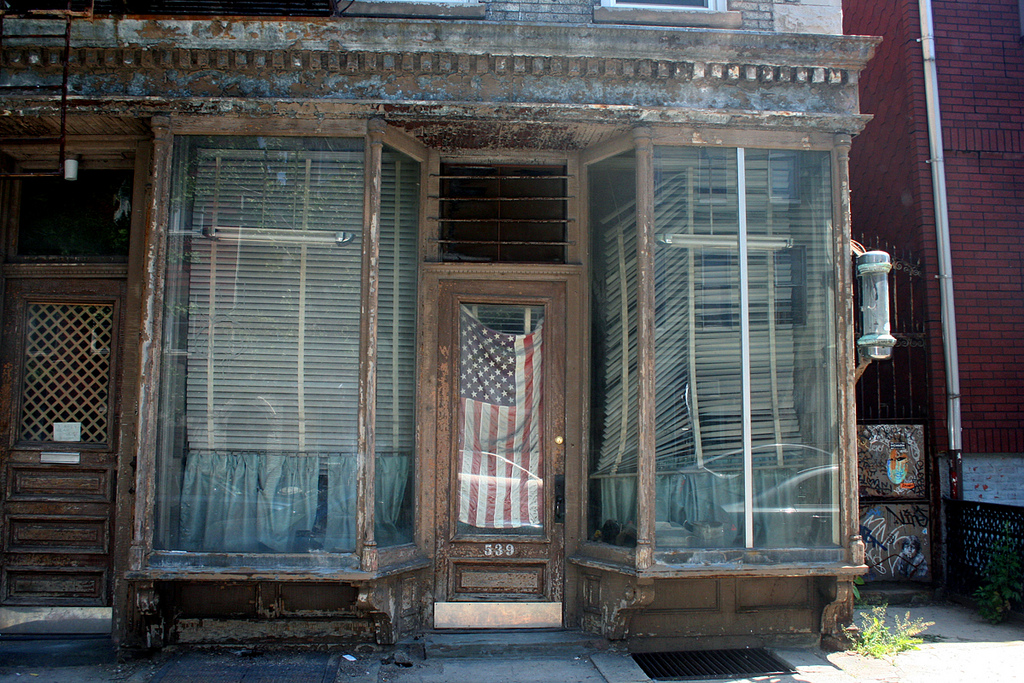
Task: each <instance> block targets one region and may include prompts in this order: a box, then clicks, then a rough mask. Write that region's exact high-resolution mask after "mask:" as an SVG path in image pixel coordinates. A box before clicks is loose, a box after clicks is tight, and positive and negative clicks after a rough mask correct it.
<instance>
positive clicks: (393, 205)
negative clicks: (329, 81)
mask: <svg viewBox="0 0 1024 683" xmlns="http://www.w3.org/2000/svg"><path fill="white" fill-rule="evenodd" d="M381 166H382V167H381V175H382V178H381V211H380V214H381V215H380V234H381V236H380V291H379V293H378V295H377V310H378V313H379V318H378V319H379V323H378V327H377V422H376V425H377V428H376V430H375V437H376V445H377V467H376V475H375V476H376V488H377V492H376V495H377V503H376V514H375V517H374V520H375V528H376V532H375V536H376V539H377V545H379V546H382V547H383V546H389V545H396V544H399V543H411V542H412V540H413V537H412V534H413V521H414V520H413V486H412V477H413V449H414V447H415V436H416V420H415V419H414V417H413V415H414V412H415V403H416V395H415V393H416V282H417V270H416V264H417V263H418V261H419V258H418V254H419V251H418V248H417V241H416V240H417V235H418V228H419V197H420V166H419V163H418V162H416V161H415V160H413V159H410V158H409V157H407V156H405V155H404V154H401V153H399V152H396V151H393V150H390V149H387V148H385V150H384V154H383V159H382V161H381Z"/></svg>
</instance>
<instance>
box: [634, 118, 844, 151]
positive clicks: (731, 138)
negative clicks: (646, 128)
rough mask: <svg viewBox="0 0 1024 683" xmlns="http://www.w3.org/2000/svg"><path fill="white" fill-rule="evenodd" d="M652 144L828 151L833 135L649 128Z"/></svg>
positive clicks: (703, 128) (796, 132)
mask: <svg viewBox="0 0 1024 683" xmlns="http://www.w3.org/2000/svg"><path fill="white" fill-rule="evenodd" d="M651 133H652V135H653V137H654V144H655V145H674V146H685V145H695V146H700V147H708V146H721V147H742V148H746V149H785V150H793V149H800V150H822V151H831V150H832V148H833V146H834V144H835V143H834V138H835V134H834V132H832V131H829V132H818V131H794V130H773V131H768V132H766V131H764V130H749V129H743V128H722V127H716V126H692V125H686V124H682V125H676V126H652V127H651Z"/></svg>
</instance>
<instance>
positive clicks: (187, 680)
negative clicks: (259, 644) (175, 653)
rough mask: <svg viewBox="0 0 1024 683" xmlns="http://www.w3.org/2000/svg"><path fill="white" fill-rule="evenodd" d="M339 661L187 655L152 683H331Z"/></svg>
mask: <svg viewBox="0 0 1024 683" xmlns="http://www.w3.org/2000/svg"><path fill="white" fill-rule="evenodd" d="M337 672H338V660H337V658H336V657H331V656H329V655H327V654H326V653H320V652H310V653H302V654H295V653H273V654H270V653H268V654H257V655H253V656H247V655H244V654H243V655H239V654H207V653H187V654H185V655H183V656H181V657H179V658H177V659H175V660H174V661H171V662H169V663H168V664H167V665H166V666H164V667H163V669H162V670H161V671H159V672H158V673H157V675H156V676H155V677H154V678H153V680H152V682H151V683H199V682H200V681H201V682H202V683H333V681H334V679H335V678H336V676H337Z"/></svg>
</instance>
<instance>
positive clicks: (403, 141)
mask: <svg viewBox="0 0 1024 683" xmlns="http://www.w3.org/2000/svg"><path fill="white" fill-rule="evenodd" d="M384 144H385V145H387V146H388V147H391V148H392V149H395V150H397V151H399V152H401V153H402V154H405V155H406V156H409V157H411V158H413V159H414V160H416V161H418V162H419V163H421V164H422V163H424V162H426V160H427V157H428V156H429V154H430V150H429V149H427V146H426V145H424V144H423V143H422V142H420V141H419V140H417V139H416V138H414V137H413V136H411V135H409V134H408V133H405V132H403V131H401V130H399V129H397V128H395V127H394V126H388V127H386V128H385V129H384Z"/></svg>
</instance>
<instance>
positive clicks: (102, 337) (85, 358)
mask: <svg viewBox="0 0 1024 683" xmlns="http://www.w3.org/2000/svg"><path fill="white" fill-rule="evenodd" d="M113 311H114V308H113V306H111V305H110V304H42V303H35V304H29V305H28V311H27V316H26V326H27V328H26V331H25V379H24V382H23V383H22V397H21V438H22V439H24V440H26V441H54V435H53V425H54V423H79V424H81V441H82V442H83V443H105V442H106V441H107V414H108V406H109V403H110V345H111V341H112V339H113Z"/></svg>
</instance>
